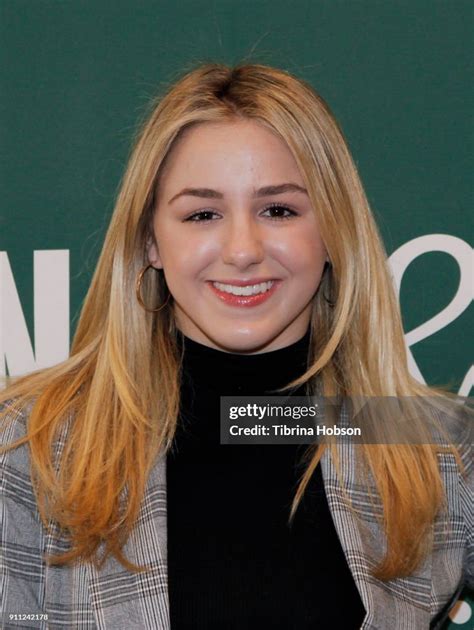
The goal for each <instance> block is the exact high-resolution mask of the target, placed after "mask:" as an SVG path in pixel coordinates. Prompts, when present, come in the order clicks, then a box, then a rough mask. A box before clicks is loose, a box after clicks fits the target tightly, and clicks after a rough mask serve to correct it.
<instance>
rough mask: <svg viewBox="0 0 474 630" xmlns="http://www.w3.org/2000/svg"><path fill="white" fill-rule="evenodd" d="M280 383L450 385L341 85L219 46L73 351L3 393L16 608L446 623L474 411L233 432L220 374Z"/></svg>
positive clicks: (147, 150) (160, 157)
mask: <svg viewBox="0 0 474 630" xmlns="http://www.w3.org/2000/svg"><path fill="white" fill-rule="evenodd" d="M275 391H279V392H286V393H288V392H290V393H291V394H292V395H304V394H305V393H308V392H310V393H313V392H318V393H319V394H321V395H323V396H328V397H329V396H344V397H347V399H349V400H350V399H351V397H353V396H357V395H360V394H362V395H364V396H379V397H381V396H397V397H405V396H406V397H425V396H430V397H435V398H436V399H438V400H439V401H442V402H443V404H444V405H445V406H446V407H448V406H449V404H451V402H450V400H451V397H450V395H449V394H448V393H445V392H443V391H442V390H438V389H433V388H428V387H426V386H424V385H422V384H420V383H419V382H417V381H416V380H415V379H414V378H412V377H411V376H410V374H409V371H408V368H407V356H406V351H405V344H404V337H403V329H402V324H401V317H400V313H399V306H398V304H397V301H396V298H395V295H394V291H393V288H392V283H391V278H390V275H389V272H388V268H387V264H386V253H385V251H384V248H383V245H382V242H381V239H380V236H379V234H378V231H377V228H376V225H375V222H374V219H373V217H372V214H371V212H370V209H369V206H368V203H367V200H366V197H365V195H364V192H363V189H362V185H361V183H360V180H359V178H358V175H357V171H356V168H355V166H354V163H353V161H352V159H351V156H350V154H349V151H348V148H347V146H346V143H345V141H344V138H343V135H342V133H341V130H340V129H339V127H338V125H337V123H336V121H335V120H334V117H333V116H332V114H331V113H330V111H329V109H328V107H327V105H326V104H325V103H324V101H323V100H322V99H321V97H319V96H318V95H317V94H316V93H315V92H314V90H313V89H312V88H311V87H310V86H309V85H308V84H307V83H305V82H304V81H301V80H299V79H297V78H295V77H293V76H291V75H290V74H288V73H286V72H284V71H281V70H277V69H274V68H271V67H267V66H263V65H258V64H254V65H240V66H236V67H234V68H228V67H226V66H224V65H220V64H205V65H202V66H199V67H198V68H196V69H195V70H193V71H191V72H189V73H188V74H186V75H185V76H184V77H183V78H182V79H180V80H179V81H178V82H177V83H176V84H175V85H173V86H172V87H171V88H170V90H169V91H168V92H167V94H165V95H164V97H162V98H161V100H160V101H159V103H158V104H157V105H156V107H155V108H154V110H153V111H152V113H151V115H150V117H149V119H148V121H147V122H146V124H145V126H144V128H143V130H142V132H141V134H140V136H139V138H138V140H137V142H136V146H135V149H134V151H133V154H132V156H131V158H130V162H129V165H128V168H127V171H126V173H125V176H124V179H123V183H122V186H121V190H120V193H119V196H118V199H117V204H116V208H115V212H114V215H113V218H112V221H111V225H110V228H109V230H108V233H107V236H106V240H105V244H104V248H103V251H102V254H101V256H100V259H99V262H98V265H97V269H96V271H95V274H94V277H93V280H92V283H91V287H90V289H89V292H88V294H87V297H86V300H85V303H84V306H83V310H82V314H81V317H80V321H79V324H78V327H77V331H76V334H75V338H74V342H73V345H72V349H71V356H70V358H69V359H68V360H67V361H65V362H64V363H62V364H60V365H58V366H55V367H53V368H49V369H45V370H41V371H39V372H37V373H34V374H31V375H29V376H26V377H23V378H21V379H17V380H16V381H15V382H14V383H12V384H10V385H9V387H8V388H7V389H6V390H5V391H4V392H2V399H1V401H2V403H3V414H4V420H3V427H4V430H3V436H4V437H3V439H4V444H5V448H4V449H3V452H2V453H3V454H2V464H3V468H2V475H3V476H2V482H3V483H2V493H3V497H2V498H3V507H2V519H3V522H2V534H3V539H2V544H3V562H2V564H1V571H2V603H3V609H2V610H3V615H4V620H5V621H4V624H5V627H7V628H8V627H16V626H22V627H25V626H26V625H28V623H30V624H31V625H33V627H39V628H49V627H50V628H67V627H74V628H100V629H104V628H106V629H109V628H110V629H113V630H116V629H120V628H123V629H125V628H126V629H129V628H140V629H142V628H158V629H168V628H171V629H172V630H178V629H180V628H196V629H198V628H206V629H210V628H219V629H231V628H250V627H255V626H257V624H258V625H259V626H266V627H271V628H284V629H285V630H286V629H289V628H297V629H306V628H312V629H314V628H327V627H337V628H339V627H341V628H345V629H349V628H365V629H369V628H372V629H375V628H376V629H380V628H391V629H395V628H399V629H400V630H401V629H403V630H410V629H412V630H420V629H421V628H428V627H439V625H440V623H441V620H442V619H443V618H444V617H445V615H446V613H447V610H448V609H449V608H450V606H452V604H453V603H454V602H455V600H456V598H457V596H458V594H459V591H460V588H461V587H462V585H463V584H464V582H465V580H466V573H465V571H466V567H467V546H468V536H469V535H472V524H470V523H469V519H470V518H471V516H472V513H471V507H472V506H471V502H470V500H469V480H468V476H467V475H468V473H469V464H470V451H469V443H470V440H469V435H468V428H469V427H468V426H467V424H466V423H464V425H463V424H462V423H461V426H462V427H463V426H464V427H465V429H466V430H465V431H464V432H461V433H459V434H458V435H457V440H456V445H455V446H451V447H449V445H448V447H446V448H443V447H441V446H435V445H434V444H428V443H424V444H420V443H418V444H403V445H402V444H398V445H397V444H376V445H374V444H362V445H356V444H351V443H347V442H346V443H331V444H329V445H328V444H319V446H318V445H317V444H314V445H311V446H310V447H308V448H306V449H303V446H302V445H300V446H298V445H296V446H295V445H291V444H286V445H279V446H271V445H223V444H221V443H220V433H219V429H220V425H219V403H220V397H221V396H225V395H242V396H255V395H264V394H270V393H274V392H275ZM452 404H453V405H454V402H453V403H452ZM446 418H449V414H447V415H446ZM346 420H348V417H346ZM446 422H447V421H446ZM444 428H445V429H449V427H448V425H447V424H446V423H445V425H444ZM318 464H319V465H318ZM25 615H26V617H25ZM28 615H29V616H30V619H29V620H28Z"/></svg>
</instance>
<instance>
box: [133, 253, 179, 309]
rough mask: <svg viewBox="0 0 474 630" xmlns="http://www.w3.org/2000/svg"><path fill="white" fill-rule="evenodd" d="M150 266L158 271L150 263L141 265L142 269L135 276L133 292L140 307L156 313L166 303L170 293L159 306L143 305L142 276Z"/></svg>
mask: <svg viewBox="0 0 474 630" xmlns="http://www.w3.org/2000/svg"><path fill="white" fill-rule="evenodd" d="M150 267H152V268H153V269H155V271H158V269H156V268H155V267H153V265H151V264H150V265H147V266H146V267H143V269H142V270H141V271H140V273H139V274H138V276H137V281H136V283H135V293H136V294H137V300H138V303H139V304H140V306H141V307H142V308H144V309H145V311H147V312H148V313H158V311H161V309H162V308H164V307H165V306H166V305H167V304H168V301H169V299H170V295H171V293H169V294H168V297H167V298H166V301H165V302H163V304H162V305H161V306H159V307H158V308H148V307H147V306H146V305H145V302H144V301H143V298H142V280H143V276H144V275H145V273H146V272H147V271H148V269H150Z"/></svg>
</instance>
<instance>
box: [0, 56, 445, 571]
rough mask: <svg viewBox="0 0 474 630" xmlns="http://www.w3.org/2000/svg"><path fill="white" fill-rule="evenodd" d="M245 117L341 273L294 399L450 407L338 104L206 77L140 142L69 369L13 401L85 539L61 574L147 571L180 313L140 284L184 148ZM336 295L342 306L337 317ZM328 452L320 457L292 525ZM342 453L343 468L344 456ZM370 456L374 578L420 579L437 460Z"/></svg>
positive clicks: (411, 451)
mask: <svg viewBox="0 0 474 630" xmlns="http://www.w3.org/2000/svg"><path fill="white" fill-rule="evenodd" d="M236 117H242V118H245V119H251V120H254V121H255V122H257V123H260V124H262V125H265V126H266V127H267V128H269V129H270V130H272V131H273V132H274V133H276V134H277V135H278V136H279V137H281V138H282V139H283V140H284V141H285V142H286V144H287V146H288V147H289V149H290V150H291V152H292V154H293V155H294V157H295V159H296V162H297V164H298V167H299V168H300V170H301V173H302V176H303V178H304V180H305V184H306V187H307V190H308V194H309V196H310V199H311V201H312V205H313V208H314V209H315V211H316V212H317V213H318V221H319V226H320V230H321V235H322V238H323V240H324V243H325V245H326V248H327V251H328V255H329V258H330V260H331V271H330V273H325V274H324V275H323V278H322V281H321V285H320V290H318V292H317V293H316V295H315V297H314V301H313V311H312V318H311V329H312V336H311V338H312V344H313V345H312V347H311V353H310V355H311V361H310V365H309V369H308V371H307V372H306V373H305V374H304V375H303V376H302V377H301V378H300V379H298V380H297V381H294V382H293V384H302V383H307V384H311V383H314V382H315V379H316V378H317V379H318V382H319V383H320V385H321V390H320V391H321V393H322V394H323V395H325V396H335V395H339V394H342V395H345V396H352V395H357V394H362V395H365V396H433V394H434V393H437V395H440V396H441V395H444V392H441V391H438V390H435V389H434V388H429V387H427V386H425V385H422V384H420V383H419V382H417V381H416V380H415V379H414V378H413V377H412V376H411V375H410V373H409V371H408V367H407V354H406V348H405V342H404V334H403V328H402V323H401V316H400V312H399V306H398V302H397V299H396V296H395V294H394V289H393V286H392V280H391V277H390V274H389V272H388V267H387V265H386V258H387V255H386V252H385V250H384V247H383V244H382V240H381V238H380V235H379V233H378V230H377V227H376V224H375V221H374V219H373V216H372V213H371V211H370V209H369V204H368V202H367V199H366V196H365V194H364V191H363V188H362V185H361V182H360V179H359V177H358V174H357V170H356V167H355V165H354V163H353V160H352V158H351V155H350V153H349V150H348V148H347V145H346V142H345V140H344V137H343V134H342V132H341V130H340V128H339V126H338V124H337V122H336V121H335V119H334V117H333V115H332V114H331V112H330V110H329V108H328V106H327V105H326V103H325V102H324V101H323V99H322V98H321V97H320V96H318V95H317V94H316V93H315V91H314V90H313V89H312V87H311V86H310V85H309V84H307V83H306V82H304V81H302V80H299V79H297V78H295V77H293V76H292V75H290V74H288V73H286V72H285V71H282V70H277V69H274V68H271V67H268V66H264V65H260V64H240V65H238V66H236V67H233V68H229V67H227V66H225V65H222V64H214V63H208V64H204V65H200V66H199V67H197V68H196V69H194V70H192V71H190V72H188V73H186V74H185V75H184V76H183V77H182V78H181V79H180V80H179V81H178V82H176V83H175V84H174V85H172V86H171V88H170V89H169V90H168V92H167V93H166V94H164V95H163V96H162V98H160V99H159V100H158V102H157V104H156V105H154V107H153V110H152V112H151V115H149V117H148V120H147V121H146V123H145V124H144V126H143V128H142V130H141V133H140V134H139V135H138V137H137V139H136V141H135V147H134V150H133V152H132V154H131V157H130V160H129V163H128V167H127V169H126V172H125V174H124V177H123V181H122V184H121V188H120V192H119V194H118V198H117V202H116V206H115V210H114V214H113V217H112V220H111V224H110V227H109V229H108V232H107V235H106V238H105V243H104V246H103V249H102V253H101V255H100V258H99V261H98V264H97V268H96V270H95V273H94V275H93V278H92V282H91V285H90V288H89V291H88V293H87V296H86V298H85V302H84V305H83V308H82V312H81V316H80V319H79V322H78V326H77V331H76V333H75V337H74V340H73V344H72V348H71V354H70V358H69V359H67V360H66V361H64V362H63V363H61V364H59V365H57V366H54V367H52V368H48V369H43V370H40V371H38V372H35V373H33V374H30V375H27V376H24V377H22V378H19V379H16V380H15V381H14V382H13V383H11V384H10V385H9V387H8V388H7V389H6V390H5V391H3V392H2V395H1V397H0V402H3V403H6V401H10V402H8V403H6V405H5V411H6V416H5V417H9V416H8V412H9V411H10V414H11V408H12V406H13V407H14V408H16V409H23V408H25V407H26V406H27V405H29V416H28V425H27V434H26V436H25V437H24V438H22V439H21V440H19V441H17V442H15V444H13V445H8V446H7V447H6V448H7V449H8V448H13V447H16V446H19V445H20V444H23V443H25V442H29V446H30V452H31V462H32V480H33V482H34V487H35V491H36V496H37V501H38V509H39V511H40V514H41V518H42V519H43V521H44V522H45V523H47V522H48V520H49V519H51V518H52V519H54V520H55V521H56V522H57V523H59V524H60V525H61V527H62V528H64V530H66V531H68V532H69V533H70V535H71V541H72V543H73V545H72V547H71V550H70V551H68V552H65V553H64V554H62V555H60V556H56V557H53V558H49V561H50V562H52V563H55V564H66V563H69V562H72V561H75V560H78V559H90V560H93V561H97V557H96V552H97V551H98V547H99V544H100V543H101V542H104V541H105V543H106V552H105V555H104V557H103V559H102V561H103V560H105V558H106V557H107V556H108V555H110V554H112V555H114V556H115V557H116V558H117V559H118V560H119V561H120V562H122V564H123V565H124V566H125V567H127V568H128V569H130V570H141V567H136V566H135V565H133V564H131V563H130V562H129V561H128V560H127V559H126V558H125V557H124V556H123V554H122V553H121V548H122V546H123V543H124V542H125V540H126V539H127V537H128V535H129V533H130V531H131V529H132V527H133V525H134V522H135V521H136V518H137V515H138V512H139V508H140V503H141V499H142V496H143V493H144V488H145V484H146V481H147V477H148V474H149V472H150V470H151V467H152V466H153V465H154V463H155V462H156V458H157V457H158V456H159V455H160V454H162V453H163V452H166V450H167V449H168V448H169V447H170V445H171V442H172V440H173V435H174V432H175V428H176V423H177V418H178V410H179V394H180V364H181V363H180V362H181V357H180V355H179V352H178V344H177V329H176V326H175V322H174V318H173V309H172V305H171V303H170V304H168V305H167V306H166V307H165V308H163V309H162V310H161V311H159V312H157V313H148V312H145V311H144V310H143V309H142V308H141V307H140V306H139V304H138V302H137V300H136V296H135V283H136V278H137V274H138V273H139V271H140V269H142V268H143V266H144V265H146V264H147V263H148V260H147V247H146V245H147V240H148V239H150V238H153V234H152V231H151V221H152V217H153V213H154V210H155V203H156V191H157V187H158V186H159V175H160V172H161V170H162V165H163V163H164V160H165V158H166V157H167V155H168V154H169V152H170V149H171V148H172V147H173V144H174V143H175V142H176V140H177V138H178V137H180V136H181V135H182V133H183V131H184V130H185V129H187V128H189V127H190V125H195V124H200V123H205V122H210V121H212V122H219V121H232V120H235V118H236ZM323 292H324V294H326V296H327V295H331V296H333V299H334V302H335V306H334V307H333V308H332V307H331V306H330V305H329V304H328V302H327V301H326V300H325V299H324V298H323V297H322V295H323ZM142 295H143V299H144V301H145V302H146V303H148V304H154V303H156V300H157V296H158V298H159V300H164V299H165V296H166V295H167V287H166V284H165V280H164V277H163V275H162V274H146V275H145V279H144V282H143V285H142ZM446 396H447V397H448V394H447V393H446ZM13 416H14V414H13ZM13 416H12V415H10V417H13ZM67 419H69V420H70V421H71V422H70V425H69V428H68V437H67V441H66V444H65V447H64V451H63V453H62V455H61V458H60V461H56V459H55V454H54V444H55V440H56V438H57V436H58V434H59V431H60V429H61V427H62V426H63V425H64V423H65V422H66V421H67ZM324 448H326V447H325V446H323V445H320V446H319V447H318V448H315V449H313V450H312V451H311V457H310V459H309V463H308V466H307V468H306V471H305V473H304V474H303V476H302V478H301V480H300V484H299V487H298V489H297V492H296V495H295V499H294V503H293V506H292V511H291V515H290V518H291V517H292V516H293V515H294V513H295V510H296V508H297V506H298V503H299V501H300V500H301V497H302V494H303V492H304V490H305V488H306V485H307V483H308V481H309V479H310V477H311V475H312V473H313V472H314V469H315V467H316V465H317V464H318V462H319V460H320V458H321V456H322V454H323V451H324ZM330 448H331V449H332V450H333V455H334V456H336V454H337V453H336V448H335V446H331V447H330ZM360 453H361V458H362V459H363V460H364V461H365V462H366V464H367V465H368V468H369V469H370V471H371V472H372V475H373V478H374V480H375V482H376V484H377V489H378V492H379V496H380V500H381V502H382V505H383V524H384V528H385V533H386V537H387V552H386V555H385V557H384V558H383V559H382V561H381V562H380V564H379V566H378V568H377V570H376V571H375V575H377V576H378V577H379V578H381V579H390V578H393V577H395V576H400V575H406V574H409V573H411V572H412V571H413V570H414V569H415V568H416V566H417V565H418V564H419V562H420V561H421V559H422V558H423V556H424V554H425V553H426V551H427V542H426V541H427V540H428V536H427V534H428V532H429V528H430V525H431V524H432V522H433V520H434V518H435V517H436V514H437V513H438V510H439V509H440V506H441V505H442V502H443V484H442V479H441V476H440V472H439V469H438V462H437V452H436V449H435V448H433V446H431V445H426V444H425V445H416V446H415V445H412V446H410V445H404V446H396V445H384V444H379V445H365V446H363V447H362V448H361V449H360ZM427 479H428V480H429V483H427V482H426V480H427ZM124 492H126V497H127V500H126V502H125V503H124V502H122V501H121V500H120V499H121V497H122V496H123V493H124Z"/></svg>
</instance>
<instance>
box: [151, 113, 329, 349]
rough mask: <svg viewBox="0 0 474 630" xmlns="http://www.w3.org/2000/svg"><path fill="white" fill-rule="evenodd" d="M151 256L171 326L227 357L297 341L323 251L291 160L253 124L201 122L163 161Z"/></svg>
mask: <svg viewBox="0 0 474 630" xmlns="http://www.w3.org/2000/svg"><path fill="white" fill-rule="evenodd" d="M153 231H154V236H155V242H152V239H150V242H149V248H148V257H149V260H150V262H151V264H152V265H153V266H154V267H156V268H157V269H160V268H162V269H163V273H164V276H165V279H166V282H167V285H168V288H169V290H170V293H171V294H172V296H173V298H174V301H173V302H174V303H173V308H174V315H175V319H176V325H177V327H178V328H179V329H180V330H181V331H182V332H183V333H184V334H185V335H186V336H187V337H190V338H191V339H193V340H194V341H197V342H199V343H202V344H204V345H207V346H210V347H212V348H217V349H219V350H224V351H227V352H238V353H248V354H253V353H260V352H267V351H270V350H277V349H279V348H283V347H284V346H287V345H290V344H292V343H294V342H296V341H298V340H299V339H300V338H301V337H302V336H303V335H304V334H305V332H306V330H307V328H308V325H309V321H310V315H311V302H312V298H313V296H314V294H315V292H316V290H317V288H318V286H319V283H320V280H321V275H322V272H323V268H324V263H325V260H326V259H327V253H326V249H325V246H324V244H323V241H322V239H321V236H320V233H319V228H318V222H317V218H316V214H315V212H314V211H313V208H312V207H311V203H310V199H309V197H308V195H307V193H306V191H305V187H304V183H303V179H302V177H301V174H300V172H299V170H298V167H297V165H296V162H295V160H294V158H293V156H292V154H291V152H290V150H289V149H288V147H287V146H286V144H285V143H284V142H283V141H282V140H280V139H279V138H278V137H277V136H276V135H275V134H273V133H272V132H271V131H270V130H268V129H266V128H265V127H263V126H262V125H259V124H258V123H256V122H253V121H247V120H246V121H240V120H239V121H237V122H226V123H202V124H199V125H198V126H196V127H193V128H190V129H188V130H187V131H186V133H185V134H184V135H183V136H182V137H181V138H180V140H179V141H178V143H177V144H176V145H175V146H174V148H173V150H172V151H171V153H170V154H169V155H168V158H167V162H166V165H165V168H164V170H163V171H162V173H161V176H160V181H159V184H158V194H157V205H156V208H155V213H154V219H153Z"/></svg>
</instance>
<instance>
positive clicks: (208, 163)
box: [160, 120, 301, 187]
mask: <svg viewBox="0 0 474 630" xmlns="http://www.w3.org/2000/svg"><path fill="white" fill-rule="evenodd" d="M289 175H290V176H292V178H293V179H295V180H299V181H301V176H300V174H299V171H298V167H297V164H296V162H295V159H294V157H293V155H292V153H291V151H290V149H289V148H288V146H287V144H286V143H285V142H284V140H283V139H281V138H280V137H278V136H277V135H276V133H274V132H273V131H272V130H270V129H269V128H267V127H265V126H264V125H263V124H260V123H258V122H256V121H253V120H236V121H229V122H219V123H214V122H206V123H200V124H198V125H195V126H193V127H191V128H188V129H186V130H185V131H184V133H183V135H182V136H181V137H180V138H179V139H178V141H177V142H176V144H175V145H174V146H173V148H172V149H171V151H170V153H169V154H168V156H167V158H166V163H165V165H164V168H163V170H162V174H161V177H160V180H161V186H162V187H165V186H167V185H169V184H173V185H174V184H183V185H187V186H189V185H204V184H206V185H209V186H211V185H213V183H216V180H218V181H219V183H220V185H221V186H222V185H223V184H225V182H226V180H227V179H235V177H236V176H240V177H245V178H247V179H248V178H250V177H252V178H261V177H264V178H268V177H270V178H271V177H272V176H273V177H274V178H279V177H283V176H287V177H288V176H289ZM203 178H205V180H206V181H205V182H204V181H203ZM177 180H179V182H178V181H177ZM265 183H266V184H270V183H276V182H270V181H268V182H265Z"/></svg>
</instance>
